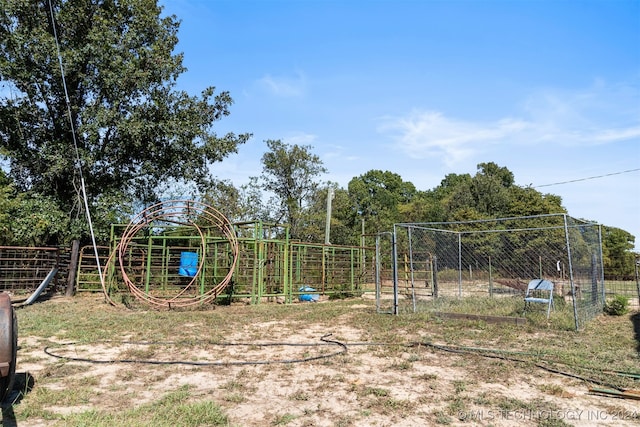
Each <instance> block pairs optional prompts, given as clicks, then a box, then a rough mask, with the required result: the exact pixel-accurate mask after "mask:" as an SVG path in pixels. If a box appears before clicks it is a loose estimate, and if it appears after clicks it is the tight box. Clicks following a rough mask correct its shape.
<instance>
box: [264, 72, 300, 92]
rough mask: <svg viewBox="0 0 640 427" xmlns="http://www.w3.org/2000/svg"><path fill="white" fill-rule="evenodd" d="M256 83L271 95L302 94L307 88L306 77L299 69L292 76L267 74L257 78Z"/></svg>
mask: <svg viewBox="0 0 640 427" xmlns="http://www.w3.org/2000/svg"><path fill="white" fill-rule="evenodd" d="M258 84H259V85H260V86H261V87H262V88H263V89H265V90H266V91H268V92H269V93H271V94H272V95H275V96H278V97H283V98H292V97H299V96H302V95H304V94H305V92H306V89H307V79H306V77H305V75H304V74H303V73H302V72H301V71H296V72H295V75H294V76H293V77H285V76H272V75H270V74H267V75H265V76H264V77H262V78H260V79H259V80H258Z"/></svg>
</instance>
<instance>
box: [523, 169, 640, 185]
mask: <svg viewBox="0 0 640 427" xmlns="http://www.w3.org/2000/svg"><path fill="white" fill-rule="evenodd" d="M638 171H640V168H636V169H628V170H624V171H620V172H612V173H607V174H604V175H596V176H588V177H586V178H578V179H572V180H569V181H560V182H554V183H551V184H542V185H534V186H532V188H541V187H552V186H554V185H562V184H570V183H572V182H580V181H588V180H591V179H598V178H605V177H607V176H614V175H622V174H624V173H631V172H638Z"/></svg>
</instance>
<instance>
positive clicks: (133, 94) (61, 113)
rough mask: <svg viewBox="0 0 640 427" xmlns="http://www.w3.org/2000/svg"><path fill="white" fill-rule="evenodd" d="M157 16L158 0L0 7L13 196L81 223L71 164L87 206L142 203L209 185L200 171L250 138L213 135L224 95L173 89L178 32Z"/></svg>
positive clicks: (2, 137) (29, 1)
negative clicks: (176, 186) (43, 202)
mask: <svg viewBox="0 0 640 427" xmlns="http://www.w3.org/2000/svg"><path fill="white" fill-rule="evenodd" d="M51 12H52V13H51ZM161 12H162V9H161V7H159V6H158V5H157V1H156V0H127V1H124V0H78V1H71V0H0V81H2V82H3V84H4V85H5V90H3V91H2V92H0V153H1V155H2V157H3V158H4V159H5V160H7V161H8V164H9V166H10V175H11V176H12V178H13V179H14V181H15V183H16V186H17V188H18V190H19V191H29V192H32V193H34V194H40V195H48V196H51V197H53V202H54V203H55V204H56V205H57V206H58V208H59V209H60V210H62V211H64V212H66V213H67V215H68V216H69V217H70V218H71V219H72V220H73V219H76V218H80V217H82V203H81V202H80V201H79V197H80V194H79V189H80V188H81V186H80V181H79V176H78V174H77V169H78V168H77V166H78V165H80V166H81V168H82V174H83V176H84V178H85V182H86V188H87V191H88V197H89V199H90V200H92V207H94V208H95V207H96V206H95V203H101V202H102V201H103V200H114V199H118V200H120V203H121V204H122V203H126V202H127V201H128V202H129V203H132V202H133V201H134V200H140V201H142V202H143V203H145V204H146V203H149V202H152V201H156V200H157V198H158V194H157V191H158V188H159V184H160V183H162V182H164V181H167V180H170V179H176V180H186V181H191V182H195V183H196V184H198V185H202V186H206V184H207V181H208V179H209V170H208V165H209V164H210V163H211V162H216V161H220V160H222V159H223V158H224V157H225V156H227V155H228V154H229V153H232V152H234V151H235V150H236V148H237V146H238V144H242V143H244V142H245V141H246V140H247V139H248V138H249V137H250V135H249V134H241V135H235V134H234V133H228V134H226V135H224V136H220V137H219V136H218V135H216V133H215V132H214V130H213V125H214V123H215V122H216V121H218V120H220V119H221V118H223V117H224V116H226V115H228V114H229V107H230V105H231V104H232V99H231V97H230V95H229V93H227V92H220V93H218V94H215V89H214V88H213V87H208V88H206V89H204V90H203V91H202V94H201V95H200V96H191V95H189V94H187V93H186V92H184V91H180V90H177V89H176V83H177V79H178V77H179V75H180V74H182V73H183V72H185V71H186V69H185V68H184V67H183V65H182V54H174V53H173V51H174V49H175V47H176V44H177V42H178V28H179V22H178V21H177V18H176V17H175V16H169V17H161ZM52 15H53V19H52ZM56 35H57V38H56ZM58 49H59V52H60V57H59V58H60V62H61V63H62V64H63V66H64V80H63V76H62V75H61V70H60V67H59V61H58ZM63 82H65V83H66V87H65V85H63ZM67 95H68V103H67ZM74 130H75V132H74ZM76 147H77V151H76ZM77 158H79V159H80V161H79V162H78V161H77ZM98 196H100V197H98Z"/></svg>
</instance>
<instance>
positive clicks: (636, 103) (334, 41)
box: [161, 0, 640, 248]
mask: <svg viewBox="0 0 640 427" xmlns="http://www.w3.org/2000/svg"><path fill="white" fill-rule="evenodd" d="M161 4H163V5H164V6H165V10H164V14H175V15H176V16H177V17H178V18H179V19H180V20H181V26H180V31H179V39H180V42H179V44H178V48H177V50H178V51H179V52H183V53H184V65H185V66H186V67H187V69H188V71H187V72H186V73H184V74H183V75H182V76H181V77H180V80H179V86H180V88H182V89H185V90H187V91H189V92H190V93H193V94H197V93H199V92H200V91H201V90H202V89H204V88H205V87H207V86H215V87H216V88H217V90H225V91H229V92H230V94H231V96H232V98H233V99H234V105H233V106H232V108H231V115H230V116H229V117H227V118H224V119H223V120H222V121H221V122H219V123H218V125H217V132H218V133H219V134H224V133H226V132H229V131H231V132H236V133H242V132H250V133H252V134H253V138H252V139H251V140H250V141H249V142H248V143H247V144H245V145H243V146H241V147H240V148H239V152H238V154H235V155H232V156H230V157H229V158H227V159H225V160H224V161H223V162H222V163H218V164H215V165H214V166H213V171H214V174H215V175H216V176H218V178H220V179H228V180H231V181H232V182H233V183H234V184H236V185H241V184H244V183H246V182H247V181H248V177H249V176H257V175H259V174H260V172H261V169H262V166H261V163H260V159H261V157H262V155H263V154H264V152H265V151H266V144H265V143H264V141H265V140H268V139H279V140H282V141H283V142H286V143H289V144H300V145H311V146H312V147H313V150H312V151H313V152H314V153H315V154H317V155H318V156H320V158H321V159H322V161H323V163H324V165H325V167H326V168H327V169H328V170H329V174H327V175H326V176H324V177H322V179H323V180H331V181H334V182H337V183H339V184H340V185H341V186H342V187H344V188H346V186H347V183H348V182H349V180H350V179H351V178H353V177H356V176H359V175H362V174H364V173H366V172H367V171H369V170H372V169H380V170H388V171H391V172H394V173H397V174H399V175H400V176H402V178H403V179H404V180H405V181H410V182H412V183H413V184H414V185H415V186H416V187H417V188H418V189H420V190H429V189H432V188H434V187H436V186H438V185H439V184H440V181H441V180H442V179H443V178H444V177H445V176H446V175H447V174H449V173H456V174H463V173H469V174H471V175H474V174H475V173H476V170H477V165H478V164H479V163H483V162H495V163H497V164H498V165H500V166H504V167H507V168H508V169H509V170H510V171H511V172H513V173H514V175H515V180H516V184H517V185H521V186H527V185H532V186H534V187H536V188H537V189H538V190H539V191H541V192H544V193H552V194H556V195H559V196H561V197H562V199H563V205H564V206H565V207H566V208H567V209H568V211H569V214H570V215H571V216H574V217H576V218H584V219H588V220H593V221H597V222H599V223H601V224H604V225H609V226H615V227H619V228H622V229H624V230H627V231H629V232H631V233H632V234H634V235H635V236H636V238H637V242H636V248H640V1H637V0H634V1H623V0H602V1H579V0H575V1H573V0H572V1H569V0H565V1H562V0H559V1H543V0H538V1H517V0H513V1H505V0H503V1H484V0H477V1H469V0H467V1H462V0H458V1H456V0H451V1H428V0H424V1H419V0H413V1H409V0H393V1H392V0H369V1H355V0H353V1H347V0H345V1H337V0H334V1H332V0H325V1H319V0H317V1H316V0H306V1H304V0H298V1H288V0H279V1H271V0H255V1H249V0H163V1H161ZM594 177H598V178H594ZM569 181H572V182H569ZM558 183H564V184H558ZM549 184H555V185H549Z"/></svg>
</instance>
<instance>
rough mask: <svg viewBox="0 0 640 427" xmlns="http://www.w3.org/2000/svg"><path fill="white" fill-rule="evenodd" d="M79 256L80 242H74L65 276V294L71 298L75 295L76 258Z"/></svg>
mask: <svg viewBox="0 0 640 427" xmlns="http://www.w3.org/2000/svg"><path fill="white" fill-rule="evenodd" d="M79 256H80V241H79V240H74V241H73V243H72V246H71V260H70V261H69V275H68V276H67V293H66V295H67V296H68V297H72V296H73V294H74V293H75V286H76V272H77V271H78V257H79Z"/></svg>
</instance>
